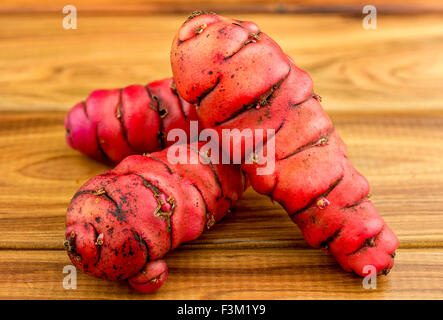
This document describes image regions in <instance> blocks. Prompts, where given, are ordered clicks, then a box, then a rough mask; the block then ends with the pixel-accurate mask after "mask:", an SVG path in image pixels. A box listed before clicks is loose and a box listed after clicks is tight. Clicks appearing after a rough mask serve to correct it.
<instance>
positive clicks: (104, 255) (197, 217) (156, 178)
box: [65, 144, 245, 292]
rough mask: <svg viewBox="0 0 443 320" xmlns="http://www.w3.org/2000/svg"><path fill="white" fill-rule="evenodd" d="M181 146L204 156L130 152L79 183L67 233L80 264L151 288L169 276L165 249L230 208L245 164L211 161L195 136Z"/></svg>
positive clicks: (141, 288) (76, 262) (101, 275)
mask: <svg viewBox="0 0 443 320" xmlns="http://www.w3.org/2000/svg"><path fill="white" fill-rule="evenodd" d="M177 150H178V151H176V152H177V153H178V154H179V155H180V157H184V156H186V157H188V159H190V157H191V156H196V157H197V158H198V155H200V158H202V159H206V160H205V161H206V162H203V161H199V162H198V163H196V164H192V163H190V160H188V161H187V162H186V163H188V164H180V163H177V164H171V163H170V162H169V161H168V159H167V154H168V149H165V150H163V151H160V152H155V153H152V154H150V155H132V156H129V157H127V158H126V159H124V160H123V161H122V162H121V163H120V164H119V165H118V166H116V167H115V168H114V169H112V170H110V171H107V172H105V173H103V174H101V175H98V176H96V177H94V178H92V179H91V180H89V181H88V182H86V183H85V184H84V185H83V186H82V187H81V188H80V189H79V190H78V192H77V193H76V194H75V195H74V197H73V198H72V200H71V203H70V205H69V207H68V210H67V214H66V234H65V238H66V240H65V247H66V250H67V251H68V255H69V257H70V259H71V260H72V262H73V263H74V265H75V266H76V267H77V268H79V269H80V270H82V271H84V272H85V273H87V274H90V275H93V276H96V277H99V278H103V279H109V280H124V279H127V280H128V281H129V284H130V285H131V286H132V287H134V288H135V289H136V290H138V291H140V292H152V291H154V290H156V289H158V288H159V287H160V286H161V285H162V284H163V282H164V281H165V280H166V277H167V273H168V269H167V266H166V263H165V261H164V260H163V259H164V257H165V255H166V254H167V253H168V252H169V251H170V250H173V249H175V248H177V247H178V246H179V245H180V244H181V243H183V242H187V241H192V240H194V239H196V238H197V237H199V236H200V235H201V234H202V232H203V231H204V230H205V229H209V228H210V227H211V226H212V225H213V224H214V223H215V222H217V221H219V220H220V219H222V218H223V217H224V216H225V215H226V213H227V212H229V209H230V208H231V207H232V206H233V205H234V204H235V203H236V202H237V200H238V199H239V198H240V196H241V195H242V193H243V191H244V189H245V179H244V176H243V174H242V172H241V170H240V167H239V166H234V165H224V164H212V163H211V162H210V159H209V158H207V155H205V154H203V152H199V151H198V150H197V145H196V146H194V144H192V145H189V144H183V145H180V146H178V147H177ZM180 150H181V153H180ZM180 159H182V158H180ZM181 163H184V161H181ZM205 163H207V164H205Z"/></svg>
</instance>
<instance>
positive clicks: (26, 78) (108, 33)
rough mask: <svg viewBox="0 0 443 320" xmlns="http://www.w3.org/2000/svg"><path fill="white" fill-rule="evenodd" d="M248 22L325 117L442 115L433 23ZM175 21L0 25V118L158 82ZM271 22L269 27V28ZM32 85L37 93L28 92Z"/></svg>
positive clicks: (55, 18) (12, 19)
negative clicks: (279, 51)
mask: <svg viewBox="0 0 443 320" xmlns="http://www.w3.org/2000/svg"><path fill="white" fill-rule="evenodd" d="M237 17H238V18H242V19H250V20H254V21H256V22H257V23H258V24H259V25H260V26H261V28H262V30H264V31H265V32H267V33H268V34H269V35H271V36H272V37H274V38H275V40H277V41H278V42H279V43H280V44H281V46H282V48H283V49H284V50H285V52H287V53H288V54H289V55H290V56H292V57H293V58H294V59H295V61H296V63H297V64H298V65H300V66H301V67H302V68H303V69H306V70H307V71H308V72H309V73H310V74H311V76H312V78H313V79H314V84H315V90H316V91H317V93H318V94H320V95H321V96H323V97H324V98H325V100H324V101H325V102H324V103H323V105H324V107H325V108H326V109H327V110H329V111H342V110H345V111H352V112H356V111H377V110H378V111H384V112H385V111H392V110H394V111H403V112H412V111H413V110H428V111H436V110H440V111H441V110H443V104H442V103H441V101H442V100H443V81H442V78H441V74H442V70H443V58H442V55H441V52H443V41H442V39H443V37H442V35H443V19H442V17H443V16H442V15H418V16H407V17H398V16H380V17H379V19H378V29H377V30H371V31H368V30H364V29H363V28H362V24H361V23H362V21H361V18H360V17H357V18H355V17H343V16H340V15H255V14H244V15H237ZM184 19H185V15H165V16H159V15H151V16H149V15H143V14H141V15H135V16H100V15H98V16H97V15H92V16H91V15H81V14H80V15H79V17H78V25H79V29H78V30H64V29H63V28H62V17H61V16H60V14H49V15H44V14H40V15H34V14H24V15H8V16H2V18H1V19H0V61H2V62H3V64H2V66H1V69H0V70H1V72H0V96H1V97H2V99H1V101H0V110H11V111H17V110H27V111H29V110H33V111H36V110H67V109H68V108H69V107H71V106H72V105H73V104H74V103H75V102H77V101H79V100H81V99H84V98H85V97H86V96H87V95H88V94H89V93H90V92H91V91H92V90H94V89H98V88H117V87H121V86H126V85H129V84H133V83H146V82H148V81H152V80H155V79H159V78H164V77H168V76H170V75H171V73H170V63H169V50H170V46H171V41H172V38H173V37H174V35H175V33H176V31H177V29H178V27H179V26H180V25H181V23H182V22H183V21H184ZM276 21H278V23H276ZM36 84H38V85H36Z"/></svg>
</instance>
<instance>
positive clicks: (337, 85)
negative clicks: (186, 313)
mask: <svg viewBox="0 0 443 320" xmlns="http://www.w3.org/2000/svg"><path fill="white" fill-rule="evenodd" d="M9 2H10V1H6V3H9ZM185 17H186V15H184V14H165V15H158V14H152V15H151V14H146V13H144V12H140V13H137V12H130V13H127V12H126V13H118V12H114V13H112V12H111V13H108V14H106V15H101V14H96V13H94V12H89V13H85V14H83V15H82V13H81V12H79V16H78V26H79V29H77V30H64V29H63V28H62V15H61V12H44V10H43V12H39V13H20V12H15V13H12V14H11V13H10V12H9V13H5V12H3V13H2V12H1V9H0V149H1V153H0V298H2V299H5V298H13V299H23V298H24V299H29V298H37V299H46V298H56V299H71V298H72V299H79V298H86V299H91V298H111V299H114V298H129V299H132V298H136V299H140V298H142V299H200V298H206V299H230V298H235V299H256V298H257V299H258V298H260V299H319V298H326V299H333V298H345V299H348V298H353V299H363V298H365V299H403V298H412V299H415V298H425V299H442V298H443V102H442V101H443V54H442V53H443V14H441V13H437V14H416V15H386V16H384V15H379V17H378V28H377V30H370V31H367V30H364V29H363V28H362V26H361V16H360V15H353V16H344V15H341V14H333V13H331V14H306V15H304V14H298V15H291V14H287V15H277V14H248V13H243V14H242V15H240V16H238V17H241V18H243V19H249V20H254V21H256V22H257V23H258V24H259V25H260V26H261V28H262V30H264V31H265V32H267V33H268V34H270V35H271V36H272V37H274V38H275V39H276V40H277V41H278V42H279V43H280V45H281V46H282V48H283V49H284V50H285V51H286V52H287V53H288V54H289V55H291V56H292V57H293V58H294V60H295V61H296V63H297V64H298V65H299V66H301V67H302V68H303V69H305V70H307V71H308V72H309V73H310V74H311V76H312V77H313V79H314V84H315V89H316V92H317V93H319V94H320V95H321V96H322V97H323V106H324V108H325V109H326V110H327V112H328V113H329V115H330V116H331V117H332V119H333V120H334V122H335V125H336V127H337V128H338V130H339V131H340V133H341V135H342V137H343V139H344V140H345V141H346V142H347V144H348V148H349V153H350V158H351V159H352V161H353V162H354V164H355V165H356V167H357V168H358V169H359V170H360V171H361V172H362V173H363V174H365V175H366V177H367V178H368V180H369V181H370V183H371V186H372V190H371V193H372V199H373V201H374V203H375V204H376V206H377V207H378V209H379V210H380V212H381V214H382V215H383V217H384V218H385V220H386V221H387V223H388V224H389V225H390V226H391V227H392V229H393V230H394V231H395V232H396V233H397V235H398V237H399V239H400V248H399V250H398V254H397V258H396V265H395V267H394V270H393V271H392V272H391V273H390V274H389V276H387V277H379V278H378V281H377V289H375V290H366V289H364V288H363V286H362V280H361V279H360V278H357V277H356V276H353V275H352V274H347V273H344V272H342V271H341V270H340V268H339V267H338V266H337V265H336V264H335V262H334V260H333V259H332V258H331V257H330V256H328V255H327V254H325V253H323V252H322V251H320V250H315V249H311V248H309V247H308V246H307V244H306V242H305V241H304V240H303V238H302V236H301V233H300V231H299V230H298V229H297V228H296V226H295V225H294V224H293V223H292V222H291V221H290V220H289V218H288V217H287V215H286V213H285V212H284V210H283V209H282V208H281V207H280V206H279V205H277V204H272V203H271V202H270V201H269V200H268V199H267V198H266V197H263V196H260V195H257V194H256V193H255V192H253V191H252V190H248V191H247V193H246V195H245V196H244V198H243V199H242V200H241V201H240V202H239V203H238V205H237V207H236V210H235V211H234V212H233V213H231V214H230V215H228V216H227V218H225V219H224V220H223V221H222V222H221V223H219V224H218V225H216V226H214V227H213V229H211V231H209V232H206V233H204V234H203V236H202V237H200V238H199V239H198V240H196V241H194V242H192V243H189V244H186V245H183V246H181V247H180V248H179V249H177V250H175V251H174V252H171V253H170V254H169V255H168V256H167V262H168V265H169V268H170V269H169V270H170V273H169V277H168V281H167V282H166V284H165V285H164V286H163V287H162V288H161V289H160V290H159V291H158V292H157V293H155V294H151V295H140V294H137V293H136V292H134V291H132V290H131V289H130V288H129V287H128V286H127V284H126V283H124V282H110V281H104V280H100V279H95V278H92V277H89V276H86V275H84V274H81V273H79V274H78V280H77V289H76V290H65V289H64V288H63V286H62V281H63V277H64V276H65V275H64V274H63V267H64V266H65V265H69V264H70V261H69V259H68V257H67V255H66V253H65V251H64V250H63V245H62V242H63V236H64V215H65V210H66V207H67V205H68V203H69V201H70V198H71V196H72V195H73V194H74V192H75V191H76V190H77V189H78V188H79V187H80V185H81V184H82V183H84V182H85V181H86V180H87V179H88V178H90V177H92V176H93V175H95V174H98V173H100V172H102V171H104V170H105V169H106V167H105V166H104V165H101V164H99V163H96V162H94V161H92V160H89V159H87V158H85V157H83V156H82V155H80V154H79V153H77V152H75V151H73V150H71V149H69V148H68V146H67V145H66V144H65V140H64V128H63V118H64V115H65V113H66V111H67V110H68V109H69V108H70V107H71V106H72V105H73V104H74V103H75V102H77V101H79V100H81V99H83V98H84V97H85V96H86V95H87V94H88V93H89V92H90V91H91V90H93V89H96V88H114V87H121V86H126V85H129V84H133V83H147V82H149V81H152V80H155V79H158V78H163V77H168V76H170V66H169V49H170V44H171V41H172V37H173V35H174V33H175V32H176V29H177V28H178V26H179V25H180V24H181V23H182V21H183V20H184V19H185Z"/></svg>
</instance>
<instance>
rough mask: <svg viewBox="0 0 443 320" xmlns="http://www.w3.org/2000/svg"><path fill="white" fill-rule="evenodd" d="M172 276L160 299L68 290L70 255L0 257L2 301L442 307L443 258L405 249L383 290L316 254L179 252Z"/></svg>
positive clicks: (172, 258)
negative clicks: (435, 302) (431, 302)
mask: <svg viewBox="0 0 443 320" xmlns="http://www.w3.org/2000/svg"><path fill="white" fill-rule="evenodd" d="M167 263H168V265H169V276H168V280H167V281H166V283H165V285H164V286H163V287H162V288H161V289H160V290H159V291H158V292H156V293H155V294H149V295H142V294H138V293H136V292H134V291H133V290H131V288H130V287H129V286H128V285H127V283H126V282H124V281H122V282H111V281H105V280H101V279H96V278H93V277H90V276H87V275H85V274H83V273H80V272H78V273H77V289H75V290H65V289H64V288H63V285H62V281H63V278H64V276H65V274H63V267H64V266H65V265H69V264H70V261H69V259H68V257H67V255H66V253H65V252H63V251H35V250H34V251H9V250H1V251H0V299H6V298H7V299H23V298H26V299H51V298H52V299H347V298H352V299H442V298H443V252H442V251H441V250H415V249H402V250H399V251H398V256H397V258H396V266H395V267H394V270H393V271H392V272H391V273H390V274H389V275H388V276H387V277H383V276H380V277H378V278H377V288H376V289H364V288H363V286H362V279H361V278H358V277H356V276H354V275H352V274H348V273H344V272H341V271H340V270H339V268H338V267H337V266H336V265H335V263H334V261H333V260H332V258H331V257H329V256H328V255H326V254H325V253H323V252H321V251H317V250H312V249H282V248H280V249H265V248H261V249H248V250H245V249H242V250H225V249H217V250H213V249H210V250H207V249H195V250H184V249H178V250H176V251H174V252H172V253H170V254H169V255H168V257H167Z"/></svg>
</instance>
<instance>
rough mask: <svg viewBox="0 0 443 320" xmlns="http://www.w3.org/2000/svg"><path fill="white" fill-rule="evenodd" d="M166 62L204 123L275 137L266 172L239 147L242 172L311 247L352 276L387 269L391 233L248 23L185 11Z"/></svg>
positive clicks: (307, 82) (303, 79)
mask: <svg viewBox="0 0 443 320" xmlns="http://www.w3.org/2000/svg"><path fill="white" fill-rule="evenodd" d="M171 64H172V69H173V75H174V81H175V83H176V86H177V90H178V93H179V94H180V95H181V96H182V97H183V98H184V99H185V100H187V101H188V102H190V103H195V104H197V113H198V115H199V118H200V120H201V122H202V123H203V125H204V126H205V127H212V128H214V129H216V130H218V131H219V132H220V131H221V130H222V129H234V128H237V129H240V130H242V129H246V128H249V129H274V130H275V135H273V136H270V137H265V138H263V141H262V142H263V144H264V145H265V146H266V143H267V142H268V141H270V140H269V139H275V160H276V164H275V170H274V173H273V174H269V175H258V174H257V168H259V167H260V166H261V165H262V164H260V161H259V160H260V159H259V156H258V155H256V153H253V152H257V150H245V149H242V150H241V152H242V154H243V157H244V160H245V159H249V158H253V159H254V162H253V163H250V164H247V163H245V162H244V164H243V165H242V169H243V170H244V171H245V172H246V173H247V177H248V180H250V182H251V185H252V186H253V188H254V189H255V190H256V191H258V192H259V193H262V194H266V195H269V196H270V197H271V199H273V200H276V201H278V202H279V203H280V204H281V205H282V206H283V207H284V208H285V209H286V211H287V212H288V214H289V215H290V217H291V219H292V220H293V221H294V222H295V223H297V225H298V226H299V227H300V229H301V231H302V233H303V235H304V237H305V239H306V241H307V242H308V243H309V244H310V245H311V246H313V247H315V248H324V249H326V250H328V251H329V252H330V253H331V254H332V255H333V256H334V257H335V258H336V259H337V261H338V262H339V264H340V265H341V266H342V267H343V269H344V270H346V271H353V272H355V273H356V274H358V275H361V276H364V275H365V272H364V271H363V270H364V267H365V266H366V265H372V266H374V267H375V268H376V270H377V272H378V273H387V272H388V271H389V270H390V269H391V268H392V267H393V265H394V251H395V250H396V248H397V247H398V240H397V237H396V236H395V235H394V233H393V232H392V231H391V229H390V228H389V227H388V226H387V225H386V223H385V222H384V221H383V219H382V218H381V217H380V215H379V214H378V212H377V210H376V209H375V207H374V205H373V204H372V202H371V201H370V199H369V198H368V192H369V185H368V182H367V180H366V179H365V178H364V177H363V176H362V175H361V174H360V173H358V172H357V171H356V170H355V169H354V167H353V166H352V164H351V163H350V161H349V160H348V158H347V151H346V146H345V145H344V143H343V141H342V140H341V138H340V137H339V135H338V133H337V131H336V130H335V128H334V127H333V125H332V123H331V121H330V119H329V118H328V116H327V115H326V114H325V112H324V111H323V109H322V108H321V105H320V103H319V100H320V99H319V96H318V95H316V94H315V93H314V91H313V88H312V80H311V78H310V77H309V75H308V74H307V73H306V72H304V71H303V70H301V69H299V68H298V67H297V66H296V65H295V64H294V62H293V61H292V60H291V59H290V58H289V57H287V56H286V55H285V54H284V53H283V51H282V50H281V48H280V47H279V46H278V45H277V44H276V43H275V42H274V41H273V40H272V39H271V38H270V37H269V36H267V35H266V34H265V33H263V32H261V31H260V29H259V27H258V26H257V25H256V24H254V23H253V22H246V21H239V20H234V19H229V18H225V17H221V16H218V15H216V14H212V13H204V12H197V13H194V14H193V15H192V16H191V17H190V18H189V19H188V20H187V21H186V22H185V23H184V24H183V25H182V27H181V28H180V30H179V31H178V34H177V35H176V38H175V39H174V41H173V45H172V51H171ZM242 146H243V144H241V145H238V146H234V148H236V147H242ZM258 146H259V144H258V143H256V145H255V147H256V149H257V148H258ZM264 149H266V148H264ZM264 151H265V150H264Z"/></svg>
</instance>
